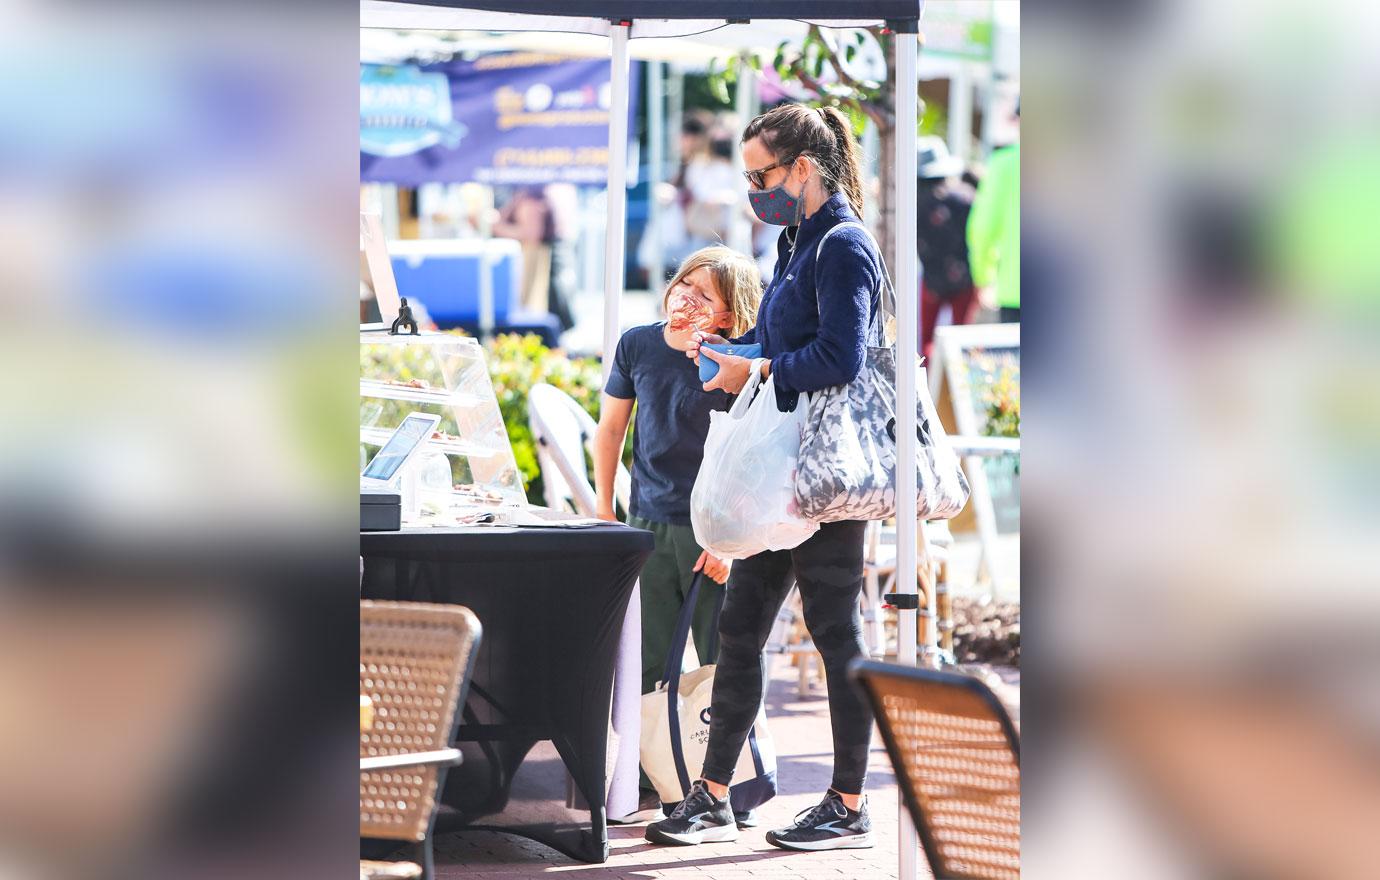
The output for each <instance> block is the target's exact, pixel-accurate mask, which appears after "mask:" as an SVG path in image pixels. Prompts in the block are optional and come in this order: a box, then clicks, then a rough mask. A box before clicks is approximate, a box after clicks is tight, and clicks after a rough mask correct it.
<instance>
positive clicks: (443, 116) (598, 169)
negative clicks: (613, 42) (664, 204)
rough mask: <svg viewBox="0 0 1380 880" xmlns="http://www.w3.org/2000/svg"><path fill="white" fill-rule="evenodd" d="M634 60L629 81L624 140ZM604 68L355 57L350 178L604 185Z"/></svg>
mask: <svg viewBox="0 0 1380 880" xmlns="http://www.w3.org/2000/svg"><path fill="white" fill-rule="evenodd" d="M638 67H639V65H637V64H634V65H633V73H632V75H631V77H630V83H629V86H630V101H629V124H628V129H629V140H630V141H631V140H632V139H633V135H634V132H635V127H634V125H633V117H634V116H635V114H634V112H633V110H634V108H636V107H637V91H638V90H637V83H638V76H637V74H636V71H637V68H638ZM609 72H610V64H609V62H608V61H607V60H603V59H570V58H568V57H566V56H553V55H540V54H535V53H528V52H518V53H509V54H502V55H486V56H484V57H482V58H478V59H476V60H474V61H451V62H446V63H443V64H431V65H425V66H417V65H378V64H361V65H360V71H359V126H360V128H359V143H360V157H359V159H360V179H361V180H364V181H377V182H384V183H396V184H400V185H403V186H418V185H420V184H423V183H464V182H471V181H473V182H477V183H486V184H493V185H504V184H510V185H523V184H545V183H556V182H564V183H577V184H588V185H597V186H604V185H607V183H608V176H609V167H608V166H609V148H608V146H609V145H608V125H609V96H610V84H609Z"/></svg>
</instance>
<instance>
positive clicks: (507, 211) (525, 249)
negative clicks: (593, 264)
mask: <svg viewBox="0 0 1380 880" xmlns="http://www.w3.org/2000/svg"><path fill="white" fill-rule="evenodd" d="M556 232H557V224H556V210H555V208H554V206H553V205H552V204H551V200H550V199H548V198H547V197H546V191H545V190H543V189H542V188H541V187H536V186H532V187H523V188H522V189H519V190H518V191H517V192H516V193H514V194H513V198H512V200H510V201H509V202H508V204H507V205H505V206H504V207H503V210H502V211H500V212H499V214H498V218H497V219H496V220H495V221H494V224H493V234H494V235H495V236H498V237H500V238H512V239H516V240H517V241H519V242H521V244H522V288H521V291H522V294H521V295H522V307H523V309H525V310H526V311H529V312H537V313H539V314H546V313H548V312H549V313H551V314H553V315H555V316H556V318H557V320H559V321H560V322H561V326H562V328H563V329H566V330H569V329H570V328H571V327H572V326H574V321H572V320H571V315H570V310H569V308H568V307H567V305H566V302H565V298H564V297H563V296H561V294H560V292H559V291H558V290H557V289H556V286H555V281H556V278H557V273H556V271H555V270H556V267H555V266H554V265H553V262H552V254H553V251H554V250H555V245H556V241H557V234H556Z"/></svg>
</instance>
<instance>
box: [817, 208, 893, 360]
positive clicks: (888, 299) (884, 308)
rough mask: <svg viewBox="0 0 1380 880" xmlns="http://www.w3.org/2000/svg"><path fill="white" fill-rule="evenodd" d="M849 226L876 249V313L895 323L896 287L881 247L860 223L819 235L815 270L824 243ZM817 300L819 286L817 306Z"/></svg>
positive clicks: (849, 223)
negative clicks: (878, 285) (878, 287)
mask: <svg viewBox="0 0 1380 880" xmlns="http://www.w3.org/2000/svg"><path fill="white" fill-rule="evenodd" d="M849 226H854V227H857V228H858V229H861V230H862V231H863V232H865V233H866V234H867V237H868V238H869V239H871V240H872V246H873V247H875V248H876V249H877V262H878V263H880V264H881V267H882V295H881V308H880V309H879V310H878V313H879V314H880V315H881V316H882V317H885V318H891V319H892V320H893V321H895V320H896V287H895V285H893V284H892V283H891V273H890V272H889V271H888V270H887V268H886V257H885V256H883V255H882V248H881V245H879V244H877V239H876V237H875V236H873V235H872V230H870V229H868V228H867V227H866V226H864V225H862V224H861V223H859V222H857V221H856V220H845V221H844V222H842V223H840V224H838V225H837V226H833V227H830V228H829V230H828V231H826V232H825V233H824V234H823V235H821V236H820V237H819V244H818V245H817V246H816V247H815V267H816V270H818V267H819V255H820V254H821V253H823V252H824V243H825V242H826V241H828V240H829V236H831V235H833V234H834V233H835V232H838V231H839V230H840V229H844V228H846V227H849ZM818 299H819V285H815V300H816V305H818ZM875 321H876V316H873V322H874V323H875ZM871 332H872V323H869V325H868V335H869V336H871ZM882 332H883V337H885V332H886V331H885V328H883V331H882ZM882 341H883V342H885V341H886V340H885V338H883V340H882Z"/></svg>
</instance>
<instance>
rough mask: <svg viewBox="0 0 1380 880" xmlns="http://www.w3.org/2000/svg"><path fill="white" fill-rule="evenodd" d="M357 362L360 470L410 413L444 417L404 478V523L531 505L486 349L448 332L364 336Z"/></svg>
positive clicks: (401, 480)
mask: <svg viewBox="0 0 1380 880" xmlns="http://www.w3.org/2000/svg"><path fill="white" fill-rule="evenodd" d="M359 360H360V371H359V398H360V400H359V412H360V417H359V444H360V466H361V468H362V467H363V465H364V464H365V462H367V461H368V459H369V458H370V457H371V456H372V455H373V454H374V453H375V452H377V451H378V448H379V447H380V446H381V445H382V444H383V443H384V441H386V440H387V439H388V436H389V434H391V433H392V432H393V429H394V428H396V427H397V426H398V425H399V424H400V423H401V422H402V420H403V419H404V418H406V416H407V415H408V413H411V412H427V413H434V414H436V415H439V416H440V417H441V422H440V424H438V425H437V426H436V432H435V433H434V434H433V435H432V437H431V438H430V439H429V440H428V441H427V442H426V445H425V446H424V447H423V448H422V449H420V450H418V452H417V454H416V455H414V456H413V457H412V459H411V460H410V461H409V462H408V463H407V465H406V466H405V467H404V468H403V472H402V474H400V476H399V477H398V480H399V484H400V485H399V488H400V489H401V491H402V495H403V519H404V521H407V522H410V523H412V524H418V523H424V522H428V521H430V522H437V523H438V524H445V523H452V522H455V521H457V520H459V521H465V520H466V519H471V518H473V517H475V516H476V515H482V512H483V511H484V510H486V509H487V510H494V509H495V508H501V507H525V506H527V496H526V494H525V492H524V491H523V487H522V477H521V475H520V474H519V473H518V469H517V462H516V461H515V460H514V458H513V447H512V445H511V444H510V443H509V441H508V431H507V428H505V427H504V424H503V414H502V413H501V412H500V410H499V407H498V399H497V398H496V397H495V396H494V389H493V383H492V382H491V381H490V379H489V370H488V367H487V365H486V363H485V360H484V349H483V347H482V346H480V344H479V343H478V342H477V341H476V340H474V339H471V338H469V337H466V336H457V335H453V334H449V333H430V334H423V335H420V336H410V335H398V336H390V335H389V334H388V333H387V331H378V332H371V331H362V332H361V333H360V337H359Z"/></svg>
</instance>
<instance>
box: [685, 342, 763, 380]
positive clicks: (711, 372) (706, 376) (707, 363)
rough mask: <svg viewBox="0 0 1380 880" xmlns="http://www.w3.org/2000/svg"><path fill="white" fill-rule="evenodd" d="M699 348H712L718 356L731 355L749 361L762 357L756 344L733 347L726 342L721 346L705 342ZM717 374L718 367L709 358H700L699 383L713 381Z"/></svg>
mask: <svg viewBox="0 0 1380 880" xmlns="http://www.w3.org/2000/svg"><path fill="white" fill-rule="evenodd" d="M700 348H712V349H714V350H715V351H717V352H718V353H719V354H732V355H737V356H738V357H745V358H749V359H751V358H759V357H761V356H762V346H761V345H760V344H759V343H756V342H752V343H747V344H744V345H735V344H733V343H731V342H726V343H723V344H718V343H711V342H706V343H705V344H703V345H701V346H700ZM718 374H719V365H718V364H716V363H714V362H713V361H712V360H710V359H709V358H707V357H704V356H701V357H700V381H701V382H708V381H709V380H710V379H713V378H714V377H715V376H717V375H718Z"/></svg>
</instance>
